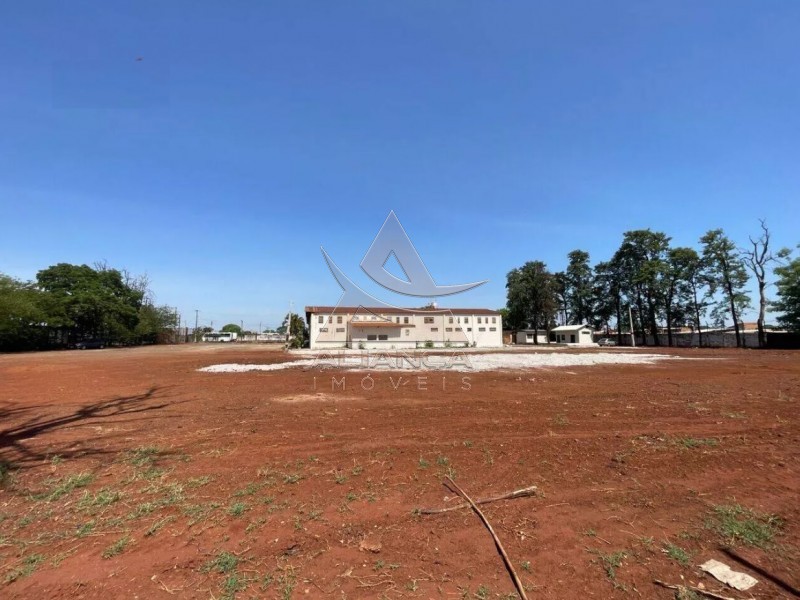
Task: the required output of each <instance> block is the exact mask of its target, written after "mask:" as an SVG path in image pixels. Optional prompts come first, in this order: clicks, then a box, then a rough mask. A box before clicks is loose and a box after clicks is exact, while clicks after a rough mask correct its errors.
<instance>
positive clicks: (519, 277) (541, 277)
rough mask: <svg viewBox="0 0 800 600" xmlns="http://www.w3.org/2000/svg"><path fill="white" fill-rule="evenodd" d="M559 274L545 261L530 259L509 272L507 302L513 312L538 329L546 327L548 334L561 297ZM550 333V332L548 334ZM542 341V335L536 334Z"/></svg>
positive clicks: (535, 340)
mask: <svg viewBox="0 0 800 600" xmlns="http://www.w3.org/2000/svg"><path fill="white" fill-rule="evenodd" d="M555 287H556V282H555V277H554V276H553V274H552V273H550V271H548V270H547V266H546V265H545V264H544V263H543V262H541V261H538V260H537V261H529V262H526V263H525V264H524V265H522V266H521V267H519V268H518V269H513V270H511V271H510V272H509V273H508V275H507V280H506V292H507V296H508V300H507V306H508V309H509V311H510V313H511V314H516V315H521V316H523V317H524V319H525V321H526V322H527V323H528V324H529V325H530V326H531V327H532V328H533V329H534V330H538V329H540V328H541V329H545V330H547V332H548V334H549V332H550V325H551V323H552V322H553V319H554V317H555V314H556V311H557V310H558V301H557V299H556V293H555ZM548 337H549V335H548ZM533 339H534V343H536V344H538V343H539V342H538V336H536V335H534V336H533Z"/></svg>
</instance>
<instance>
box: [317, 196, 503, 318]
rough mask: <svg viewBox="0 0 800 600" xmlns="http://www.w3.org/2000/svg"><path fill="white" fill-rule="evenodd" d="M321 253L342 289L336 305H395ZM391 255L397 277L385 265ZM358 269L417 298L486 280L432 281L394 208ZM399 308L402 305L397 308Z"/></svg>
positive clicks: (458, 290)
mask: <svg viewBox="0 0 800 600" xmlns="http://www.w3.org/2000/svg"><path fill="white" fill-rule="evenodd" d="M322 255H323V256H324V257H325V262H327V263H328V268H329V269H330V270H331V273H332V274H333V277H334V278H335V279H336V282H337V283H338V284H339V286H340V287H341V288H342V290H343V291H344V293H343V294H342V297H341V298H340V299H339V304H338V305H339V306H364V307H371V308H376V307H385V308H393V309H398V307H396V306H392V305H390V304H386V303H385V302H383V301H381V300H378V299H377V298H375V297H374V296H371V295H370V294H368V293H367V292H365V291H364V290H362V289H361V288H360V287H358V286H357V285H356V284H355V283H353V282H352V281H351V280H350V278H349V277H347V275H345V274H344V272H343V271H342V270H341V269H340V268H339V267H337V266H336V263H334V262H333V259H332V258H331V257H330V255H329V254H328V253H327V252H325V248H322ZM392 257H394V259H395V260H396V261H397V263H398V265H399V266H400V268H401V269H402V271H403V273H404V274H405V276H406V279H400V278H399V277H397V276H395V275H394V274H392V273H391V272H389V271H388V270H387V269H386V264H387V263H388V262H389V260H390V259H391V258H392ZM361 270H363V271H364V273H366V275H367V276H368V277H369V278H370V279H372V280H373V281H374V282H375V283H377V284H379V285H381V286H383V287H384V288H386V289H387V290H390V291H392V292H397V293H398V294H404V295H406V296H414V297H417V298H430V299H434V298H437V297H439V296H451V295H453V294H460V293H462V292H466V291H468V290H471V289H473V288H476V287H478V286H479V285H483V284H484V283H486V281H488V280H484V281H476V282H474V283H462V284H460V285H436V283H435V282H434V280H433V277H432V276H431V273H430V271H428V268H427V267H426V266H425V263H424V262H422V258H421V257H420V255H419V253H418V252H417V249H416V248H415V247H414V244H413V243H412V242H411V239H410V238H409V237H408V234H407V233H406V231H405V229H403V226H402V225H401V224H400V221H399V220H398V218H397V215H395V214H394V211H390V212H389V216H388V217H386V221H384V223H383V226H382V227H381V229H380V231H378V235H376V236H375V240H374V241H373V242H372V245H371V246H370V247H369V249H368V250H367V253H366V255H365V256H364V258H363V259H362V260H361ZM401 310H402V309H401Z"/></svg>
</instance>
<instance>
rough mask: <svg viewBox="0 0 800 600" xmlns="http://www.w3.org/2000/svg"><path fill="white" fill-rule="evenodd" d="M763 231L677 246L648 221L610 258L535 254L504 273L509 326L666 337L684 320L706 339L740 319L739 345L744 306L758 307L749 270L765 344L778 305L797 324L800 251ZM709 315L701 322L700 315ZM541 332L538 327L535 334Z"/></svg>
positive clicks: (796, 327)
mask: <svg viewBox="0 0 800 600" xmlns="http://www.w3.org/2000/svg"><path fill="white" fill-rule="evenodd" d="M760 225H761V226H760V231H759V233H758V234H757V235H756V236H755V237H750V238H749V243H748V244H747V245H746V246H744V247H738V246H737V245H736V244H735V243H734V242H733V241H732V240H731V239H730V238H729V237H728V236H727V235H726V234H725V232H724V231H723V230H722V229H713V230H711V231H708V232H707V233H706V234H705V235H703V236H702V237H701V238H700V240H699V246H698V247H697V248H692V247H673V246H672V245H671V244H670V242H671V238H670V237H669V236H668V235H667V234H665V233H662V232H659V231H652V230H650V229H637V230H633V231H626V232H625V233H624V234H623V236H622V243H621V244H620V246H619V248H618V249H617V250H616V252H614V254H613V256H612V257H611V258H610V259H609V260H607V261H602V262H598V263H596V264H595V265H594V266H592V265H591V262H590V256H589V253H588V252H585V251H583V250H573V251H572V252H570V253H569V254H568V256H567V258H568V264H567V267H566V269H565V270H564V271H562V272H557V273H553V272H550V271H549V270H548V269H547V265H546V264H545V263H544V262H542V261H538V260H535V261H529V262H526V263H525V264H524V265H522V266H521V267H518V268H515V269H512V270H511V271H510V272H509V273H508V275H507V281H506V291H507V305H506V309H505V311H504V312H505V315H504V316H505V321H506V323H507V326H508V327H510V328H511V329H519V328H526V327H527V328H532V329H537V330H546V331H547V332H548V334H549V331H550V329H551V328H552V327H553V326H554V325H555V323H556V321H557V320H561V321H562V322H563V323H564V324H573V325H578V324H588V325H591V326H592V327H594V328H595V329H596V330H601V329H605V330H606V331H607V332H608V331H609V330H610V329H611V324H612V323H613V324H614V326H615V327H614V328H615V329H616V333H617V336H618V338H619V339H620V341H621V336H622V332H623V331H624V330H627V331H628V332H630V326H629V322H632V324H633V330H634V333H635V334H636V335H641V336H642V338H643V339H644V340H645V341H646V340H647V336H648V335H649V336H650V337H651V339H652V340H653V343H654V344H655V345H660V339H659V335H658V334H659V333H660V331H661V330H662V329H663V330H666V334H667V344H668V345H670V346H672V345H673V332H674V331H675V330H676V329H677V328H678V327H684V326H688V327H691V329H692V330H693V331H697V332H698V335H699V336H700V339H699V342H700V344H701V345H702V344H703V338H702V336H703V328H704V325H706V324H708V320H710V324H711V325H713V326H715V327H724V326H725V323H726V321H728V320H729V321H731V322H732V323H733V326H734V332H735V335H736V344H737V346H743V345H744V338H743V335H742V333H741V324H742V319H741V315H742V314H743V313H744V312H745V311H747V310H748V309H750V308H752V307H753V298H751V295H750V293H749V292H748V288H747V286H748V284H749V283H750V280H751V278H752V279H754V280H755V284H756V285H755V289H756V291H757V298H756V308H757V311H758V319H757V322H758V341H759V346H761V347H763V346H764V345H765V344H766V333H765V328H764V326H765V323H766V313H767V311H775V312H778V313H780V314H779V315H778V316H777V319H776V320H777V322H778V324H779V325H781V326H783V327H786V328H788V329H789V330H792V331H800V283H799V280H798V278H799V277H800V258H795V259H793V260H790V258H791V251H790V250H789V249H787V248H781V249H779V250H777V251H774V250H773V248H772V245H771V236H770V231H769V229H768V227H767V225H766V223H765V222H764V221H763V220H762V221H761V222H760ZM771 275H774V277H775V278H776V282H775V285H776V295H777V299H776V300H774V301H771V300H770V299H769V298H768V297H767V288H768V286H769V285H770V282H769V279H770V276H771ZM704 321H705V323H704ZM536 337H537V336H534V339H536Z"/></svg>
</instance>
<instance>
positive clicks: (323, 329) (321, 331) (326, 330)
mask: <svg viewBox="0 0 800 600" xmlns="http://www.w3.org/2000/svg"><path fill="white" fill-rule="evenodd" d="M319 332H320V333H328V328H327V327H320V328H319Z"/></svg>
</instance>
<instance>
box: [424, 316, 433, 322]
mask: <svg viewBox="0 0 800 600" xmlns="http://www.w3.org/2000/svg"><path fill="white" fill-rule="evenodd" d="M425 323H433V317H425Z"/></svg>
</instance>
